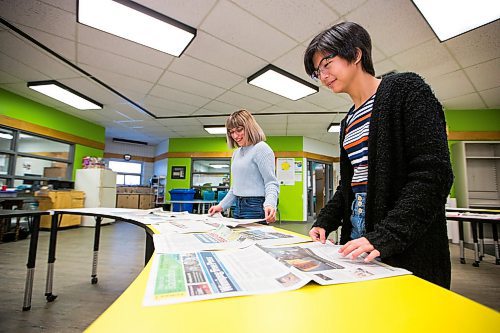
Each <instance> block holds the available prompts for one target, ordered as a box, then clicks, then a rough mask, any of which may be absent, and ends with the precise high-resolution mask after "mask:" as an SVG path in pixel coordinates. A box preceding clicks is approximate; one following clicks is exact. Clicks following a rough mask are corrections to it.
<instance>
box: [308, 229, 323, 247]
mask: <svg viewBox="0 0 500 333" xmlns="http://www.w3.org/2000/svg"><path fill="white" fill-rule="evenodd" d="M309 236H311V239H312V240H313V241H315V242H321V244H325V242H326V231H325V229H323V228H320V227H314V228H312V229H311V230H309Z"/></svg>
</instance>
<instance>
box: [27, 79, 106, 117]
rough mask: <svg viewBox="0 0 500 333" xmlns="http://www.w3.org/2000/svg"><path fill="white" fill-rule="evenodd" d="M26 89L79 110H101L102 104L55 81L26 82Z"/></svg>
mask: <svg viewBox="0 0 500 333" xmlns="http://www.w3.org/2000/svg"><path fill="white" fill-rule="evenodd" d="M28 88H30V89H33V90H36V91H38V92H39V93H42V94H44V95H47V96H49V97H52V98H54V99H57V100H58V101H60V102H63V103H65V104H68V105H70V106H72V107H74V108H77V109H80V110H98V109H102V104H101V103H98V102H96V101H94V100H92V99H90V98H89V97H87V96H85V95H82V94H80V93H79V92H77V91H75V90H73V89H71V88H69V87H66V86H65V85H64V84H62V83H59V82H57V81H53V80H50V81H37V82H28Z"/></svg>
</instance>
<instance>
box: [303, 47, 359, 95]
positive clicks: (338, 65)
mask: <svg viewBox="0 0 500 333" xmlns="http://www.w3.org/2000/svg"><path fill="white" fill-rule="evenodd" d="M325 57H327V58H325ZM356 63H357V62H356V61H355V62H352V63H350V62H349V61H347V60H345V59H344V58H341V57H340V56H335V57H332V58H328V54H324V53H322V52H316V53H315V54H314V56H313V64H314V68H316V69H317V73H318V78H319V79H320V80H321V83H322V84H323V85H324V86H325V87H328V88H329V89H330V90H331V91H333V92H334V93H337V94H338V93H349V90H350V88H351V84H352V81H353V79H354V77H355V75H356V72H357V71H358V70H359V68H358V66H357V65H356Z"/></svg>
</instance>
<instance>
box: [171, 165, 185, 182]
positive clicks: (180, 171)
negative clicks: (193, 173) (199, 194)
mask: <svg viewBox="0 0 500 333" xmlns="http://www.w3.org/2000/svg"><path fill="white" fill-rule="evenodd" d="M172 179H186V167H185V166H173V167H172Z"/></svg>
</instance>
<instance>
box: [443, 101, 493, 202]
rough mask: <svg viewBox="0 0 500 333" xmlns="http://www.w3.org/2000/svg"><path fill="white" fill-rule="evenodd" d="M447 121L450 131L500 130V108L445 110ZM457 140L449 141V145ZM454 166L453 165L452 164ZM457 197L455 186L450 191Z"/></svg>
mask: <svg viewBox="0 0 500 333" xmlns="http://www.w3.org/2000/svg"><path fill="white" fill-rule="evenodd" d="M444 114H445V117H446V123H447V125H448V129H449V130H450V131H456V132H500V109H490V110H445V112H444ZM455 142H456V141H448V147H449V148H450V154H451V146H452V145H453V144H455ZM452 167H453V165H452ZM450 196H451V197H452V198H455V186H454V185H453V186H452V188H451V191H450Z"/></svg>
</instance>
